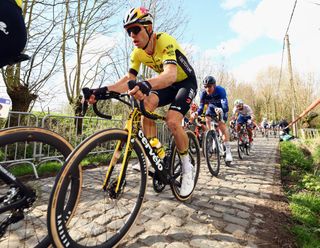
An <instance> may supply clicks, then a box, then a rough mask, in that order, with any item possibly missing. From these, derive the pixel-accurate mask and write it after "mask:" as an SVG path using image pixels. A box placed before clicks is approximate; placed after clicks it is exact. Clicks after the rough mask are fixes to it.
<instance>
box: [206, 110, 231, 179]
mask: <svg viewBox="0 0 320 248" xmlns="http://www.w3.org/2000/svg"><path fill="white" fill-rule="evenodd" d="M219 120H221V116H217V117H212V121H211V128H210V130H208V131H207V132H205V134H204V143H203V144H204V148H203V149H204V152H205V158H206V162H207V166H208V169H209V171H210V173H211V174H212V175H213V176H218V174H219V170H220V165H221V158H223V159H224V162H225V165H226V166H230V165H231V162H230V161H226V147H225V145H224V141H223V137H222V136H223V135H222V133H221V131H220V130H219V128H218V122H219Z"/></svg>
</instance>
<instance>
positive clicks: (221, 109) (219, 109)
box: [193, 76, 232, 162]
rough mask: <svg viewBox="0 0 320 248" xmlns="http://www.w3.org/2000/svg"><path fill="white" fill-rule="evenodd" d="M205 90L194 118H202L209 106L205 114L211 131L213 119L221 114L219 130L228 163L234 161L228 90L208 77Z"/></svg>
mask: <svg viewBox="0 0 320 248" xmlns="http://www.w3.org/2000/svg"><path fill="white" fill-rule="evenodd" d="M203 87H204V88H205V90H203V91H202V92H201V94H200V105H199V108H198V110H197V112H195V113H194V116H193V118H196V117H197V116H200V115H201V114H202V113H203V111H204V107H205V105H207V108H206V112H205V119H206V126H207V128H208V129H209V128H210V126H211V121H212V118H214V117H217V116H218V115H220V114H221V116H222V120H219V121H218V128H219V129H220V130H221V132H222V134H223V141H224V144H225V146H226V161H227V162H231V161H232V155H231V148H230V144H229V131H228V128H227V125H226V123H225V122H226V121H227V119H228V111H229V108H228V99H227V93H226V90H225V89H224V88H223V87H222V86H220V85H216V80H215V78H214V77H213V76H207V77H205V79H204V80H203Z"/></svg>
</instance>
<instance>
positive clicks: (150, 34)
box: [142, 27, 153, 50]
mask: <svg viewBox="0 0 320 248" xmlns="http://www.w3.org/2000/svg"><path fill="white" fill-rule="evenodd" d="M144 29H145V30H146V32H147V34H148V37H149V39H148V42H147V44H146V45H145V46H144V47H143V48H142V49H143V50H145V49H146V48H147V46H148V45H149V42H150V40H151V36H152V34H153V30H152V31H151V32H150V33H149V31H148V29H147V27H144Z"/></svg>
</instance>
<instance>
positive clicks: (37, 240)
mask: <svg viewBox="0 0 320 248" xmlns="http://www.w3.org/2000/svg"><path fill="white" fill-rule="evenodd" d="M72 149H73V148H72V146H71V145H70V144H69V143H68V142H67V141H66V140H65V139H64V138H63V137H61V136H60V135H58V134H56V133H54V132H52V131H49V130H46V129H42V128H36V127H14V128H7V129H4V130H1V131H0V154H2V156H1V162H0V163H1V164H2V165H3V166H4V167H5V168H6V169H7V170H8V171H10V172H11V173H13V174H15V175H16V177H17V178H18V180H19V181H21V182H22V183H23V184H25V185H26V186H28V187H30V188H31V189H32V190H33V191H34V192H35V194H36V199H35V201H34V202H33V203H32V206H31V207H29V208H24V209H23V210H22V211H23V215H24V218H23V219H22V220H20V221H18V222H16V223H14V224H11V225H10V226H8V229H7V231H6V232H5V234H4V236H3V237H2V238H1V240H0V247H13V246H19V247H48V246H49V245H50V243H51V242H50V239H49V237H48V233H47V227H46V226H47V224H46V220H47V218H46V212H47V211H46V210H47V205H48V199H49V194H50V191H51V188H52V183H51V181H52V180H53V179H52V176H54V175H55V173H54V172H50V173H49V174H48V173H47V174H45V173H44V174H43V175H41V176H40V178H38V179H36V178H35V177H34V176H33V173H34V170H33V168H32V165H34V163H35V162H36V161H35V158H34V155H35V154H36V155H37V156H38V158H37V160H38V161H37V162H40V161H42V162H43V163H42V164H41V166H43V167H47V170H48V169H50V168H51V169H52V168H59V163H60V162H62V161H63V160H64V159H65V158H66V157H67V156H68V155H69V154H70V153H71V151H72ZM38 166H39V164H38ZM34 169H36V168H35V167H34ZM39 169H41V167H40V168H39ZM37 171H38V168H37ZM10 187H16V186H15V185H7V184H5V183H3V182H2V181H1V182H0V195H4V194H5V193H6V192H8V191H9V189H10ZM74 187H77V186H76V185H75V184H73V189H74ZM17 189H18V188H17ZM73 200H74V198H70V199H69V201H68V204H66V211H69V210H70V209H72V208H73V205H74V204H75V202H74V201H73ZM12 210H13V209H12ZM0 212H1V204H0ZM9 214H11V212H10V211H7V212H5V213H2V214H1V217H0V222H2V221H3V220H4V219H5V218H7V217H8V216H9Z"/></svg>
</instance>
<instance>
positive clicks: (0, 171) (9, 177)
mask: <svg viewBox="0 0 320 248" xmlns="http://www.w3.org/2000/svg"><path fill="white" fill-rule="evenodd" d="M0 179H1V180H3V181H4V182H5V183H6V184H7V185H16V186H17V187H18V188H19V189H20V190H21V193H22V195H23V196H24V197H23V198H22V199H21V200H19V201H16V202H14V203H12V204H9V205H7V206H5V207H1V208H0V213H3V212H6V211H8V210H10V209H15V208H20V207H22V206H23V205H24V204H25V202H24V201H25V200H26V198H27V197H29V196H30V195H31V194H32V191H31V190H30V189H28V187H26V186H25V185H24V184H23V183H22V182H20V181H19V180H18V179H17V178H16V177H15V176H14V175H13V174H12V173H10V172H9V171H8V170H6V169H5V168H4V167H3V166H2V165H0ZM19 193H20V192H19ZM21 193H20V194H21Z"/></svg>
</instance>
